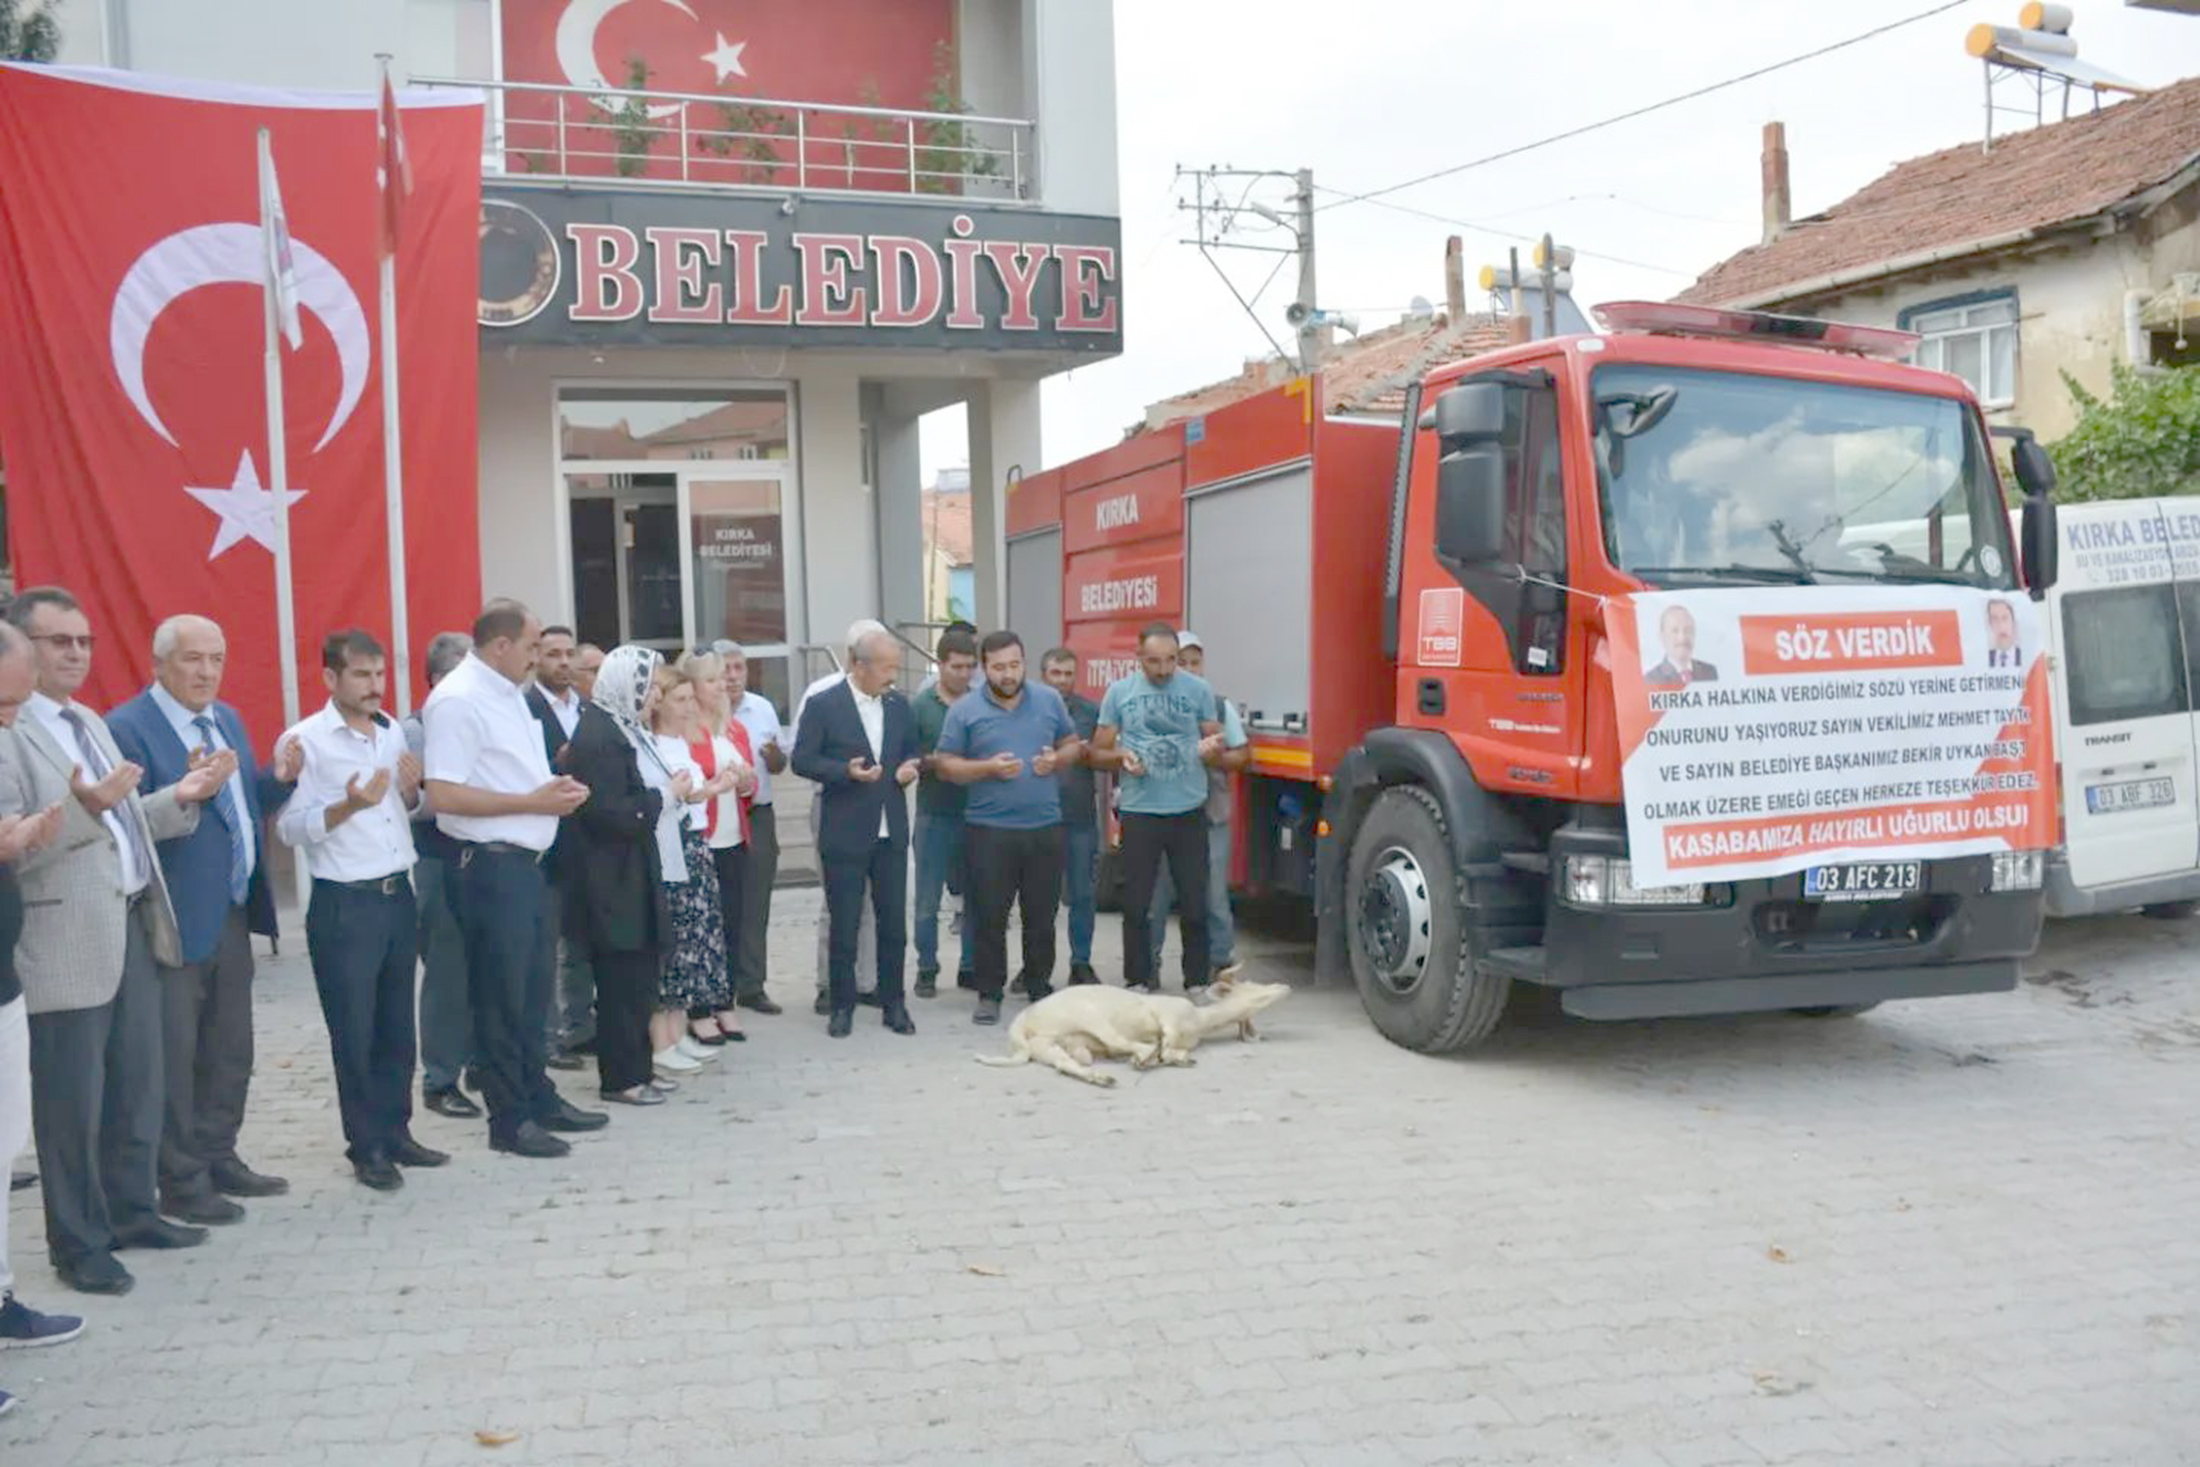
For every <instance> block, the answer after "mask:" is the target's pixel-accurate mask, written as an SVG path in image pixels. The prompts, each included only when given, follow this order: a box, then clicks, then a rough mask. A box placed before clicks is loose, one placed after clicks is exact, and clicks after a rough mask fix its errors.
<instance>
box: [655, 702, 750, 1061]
mask: <svg viewBox="0 0 2200 1467" xmlns="http://www.w3.org/2000/svg"><path fill="white" fill-rule="evenodd" d="M657 687H658V697H657V707H656V709H655V710H654V712H653V714H652V718H651V731H652V732H653V733H654V734H655V735H656V745H657V752H658V755H659V756H660V757H661V758H662V759H663V760H664V762H665V767H666V768H668V769H670V770H671V771H672V774H673V778H674V780H675V783H676V785H677V787H678V788H679V789H680V791H681V793H682V795H683V796H684V798H685V799H686V800H687V802H688V804H687V812H686V814H685V816H684V817H683V818H682V819H681V821H680V855H681V858H682V859H681V861H680V864H679V866H678V867H677V868H675V867H674V865H673V864H672V863H671V862H669V861H668V862H666V863H665V873H664V880H665V901H666V905H667V906H668V907H669V908H670V909H671V912H672V943H671V945H670V946H669V947H668V948H667V949H666V951H665V971H664V977H663V979H662V980H661V981H660V982H659V984H658V995H657V1004H658V1008H657V1014H656V1017H655V1018H653V1019H652V1020H651V1021H650V1037H651V1039H652V1040H653V1041H654V1042H655V1045H656V1054H655V1063H656V1068H657V1072H658V1073H659V1074H661V1075H670V1076H673V1077H675V1078H677V1077H678V1076H681V1075H689V1074H693V1073H694V1072H695V1071H696V1070H699V1069H701V1068H702V1067H703V1065H704V1063H706V1062H707V1061H710V1060H714V1059H716V1058H717V1057H718V1051H717V1050H715V1049H712V1048H710V1047H708V1046H706V1045H702V1044H698V1043H696V1042H695V1039H694V1037H693V1036H692V1035H690V1034H689V1033H688V1011H689V1010H690V1009H691V1008H695V1007H697V1006H700V1005H708V1006H710V1009H715V1008H717V1007H718V1006H719V1005H720V1004H723V1005H725V1006H727V1007H731V1006H732V1003H733V995H732V994H731V993H730V992H726V991H725V989H726V929H725V918H724V917H723V915H722V914H721V912H720V908H719V902H718V871H717V868H716V866H715V865H714V864H713V863H712V861H711V857H710V847H709V846H708V845H707V844H706V843H705V841H704V838H703V820H704V813H705V806H706V804H707V803H708V802H709V801H712V800H715V799H717V798H718V796H720V795H722V794H724V793H725V792H726V791H727V790H729V789H731V788H733V782H734V779H735V771H733V770H732V769H721V770H720V771H719V772H718V773H717V774H716V775H714V776H710V777H705V776H704V774H703V772H702V770H701V769H699V768H698V767H697V766H696V763H695V756H694V755H693V754H691V753H689V752H688V744H687V729H688V727H689V726H690V725H691V724H693V723H694V722H695V685H694V684H693V683H691V682H689V681H688V680H687V679H686V678H684V677H682V676H680V674H679V673H677V672H675V671H673V670H672V669H671V668H669V667H664V668H659V669H658V671H657ZM706 1011H708V1010H706Z"/></svg>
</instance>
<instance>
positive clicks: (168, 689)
mask: <svg viewBox="0 0 2200 1467" xmlns="http://www.w3.org/2000/svg"><path fill="white" fill-rule="evenodd" d="M227 660H228V644H227V642H226V640H225V639H224V638H223V636H222V629H221V628H220V627H219V626H216V625H215V624H214V623H213V622H211V621H208V620H207V619H206V618H205V617H203V616H172V617H170V618H168V619H167V620H166V621H164V622H162V623H161V624H160V626H159V627H158V628H156V629H155V630H154V632H153V677H154V682H153V685H152V686H151V687H149V688H147V689H146V690H145V691H144V692H142V693H140V694H138V696H136V697H135V698H132V699H131V700H130V701H129V702H127V703H124V704H123V705H122V706H121V707H119V708H117V709H115V710H114V711H113V712H112V713H110V714H108V715H107V727H108V729H109V730H110V731H111V732H112V733H113V734H114V737H115V745H116V747H118V748H120V749H121V750H122V757H123V758H125V759H127V760H129V761H130V762H131V763H133V764H136V765H138V766H140V767H141V768H142V769H144V771H145V774H144V778H143V780H142V781H141V783H140V789H141V790H142V791H143V792H144V793H145V794H148V795H150V794H151V793H152V792H153V791H154V790H157V789H165V788H167V787H168V786H169V785H172V784H174V783H175V782H176V781H177V780H179V779H181V778H183V776H184V775H185V774H187V773H189V772H190V769H191V767H192V763H193V761H194V760H204V759H207V758H211V757H212V756H213V755H215V754H217V753H219V752H221V751H222V750H225V749H226V750H229V751H232V752H233V753H235V754H236V756H237V769H236V773H234V774H232V775H231V776H230V777H229V779H228V781H227V783H226V785H225V786H224V788H223V789H222V791H221V792H220V793H219V794H217V795H216V796H215V797H214V798H213V799H211V800H209V801H207V803H206V807H205V813H206V814H207V816H208V817H209V818H207V819H204V820H201V821H199V823H198V825H197V826H196V827H194V828H193V829H192V830H191V832H190V833H189V834H187V835H179V836H175V837H172V838H170V839H168V840H164V841H161V842H160V843H159V846H158V851H159V855H160V865H161V872H162V874H163V875H165V876H166V877H167V878H168V893H169V896H170V898H171V900H173V902H174V903H175V908H176V928H177V933H178V935H179V937H180V938H181V940H182V945H183V963H182V966H180V967H174V968H171V967H167V966H165V965H163V966H162V967H161V969H160V976H161V983H160V991H161V1030H162V1037H163V1049H164V1056H163V1061H164V1065H165V1074H166V1081H165V1083H166V1087H167V1095H166V1097H165V1104H164V1114H163V1117H162V1123H161V1137H160V1207H161V1211H163V1212H165V1213H167V1214H168V1215H169V1216H170V1217H174V1218H181V1219H182V1220H183V1221H185V1222H192V1223H217V1224H218V1223H232V1222H235V1221H237V1220H238V1219H239V1218H241V1217H243V1216H244V1209H243V1208H242V1207H239V1206H238V1205H237V1204H236V1203H235V1202H232V1201H230V1200H229V1199H230V1198H232V1197H273V1196H276V1195H278V1194H280V1193H283V1192H287V1191H289V1190H290V1184H289V1183H288V1182H285V1181H284V1180H283V1179H282V1178H280V1177H270V1176H263V1175H262V1174H260V1173H259V1172H256V1171H254V1170H253V1169H252V1168H251V1167H249V1166H247V1165H245V1163H244V1162H243V1161H242V1160H241V1159H240V1158H239V1157H238V1155H237V1133H238V1131H239V1129H240V1128H241V1127H242V1126H243V1125H244V1107H245V1096H246V1092H247V1091H248V1090H249V1089H250V1087H251V1083H252V934H253V933H255V932H257V933H259V934H260V935H262V936H263V937H269V938H272V937H274V936H275V898H274V893H273V892H272V891H271V890H270V889H269V887H268V881H267V862H266V860H265V859H264V857H265V854H266V851H267V841H266V831H267V826H266V822H265V819H264V817H265V816H266V814H267V813H268V812H269V811H271V810H274V809H276V808H278V807H280V806H281V805H282V803H283V802H284V801H285V800H287V799H289V798H290V789H291V785H292V783H293V782H295V781H296V779H297V778H298V764H299V758H298V750H297V748H296V747H295V746H292V747H289V748H278V749H277V750H276V751H275V758H274V763H273V764H272V766H268V767H263V766H261V765H260V764H259V762H258V761H257V760H256V759H254V758H253V756H252V739H251V736H250V735H249V734H247V733H246V731H245V726H244V721H243V720H242V719H240V718H239V717H238V716H237V710H236V709H234V708H232V707H230V706H229V705H228V704H227V703H223V702H219V701H217V694H219V693H220V691H221V683H222V671H223V669H224V667H225V665H226V663H227ZM225 1194H226V1195H225Z"/></svg>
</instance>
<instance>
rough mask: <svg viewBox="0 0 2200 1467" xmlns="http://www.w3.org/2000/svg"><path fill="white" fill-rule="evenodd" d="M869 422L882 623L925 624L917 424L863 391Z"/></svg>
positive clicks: (877, 393)
mask: <svg viewBox="0 0 2200 1467" xmlns="http://www.w3.org/2000/svg"><path fill="white" fill-rule="evenodd" d="M863 414H864V421H865V422H867V423H869V424H870V427H871V451H872V454H873V455H874V457H875V458H876V460H877V463H876V466H875V469H874V472H875V474H876V475H877V483H876V484H875V486H874V488H873V497H874V500H875V503H876V508H877V513H878V547H879V554H878V573H879V606H880V613H879V619H880V620H881V621H883V622H885V623H886V624H887V625H888V626H898V625H900V624H901V623H902V622H912V621H923V620H924V619H925V617H924V612H925V607H924V480H923V469H922V466H921V465H920V463H919V462H918V457H917V420H916V419H915V418H914V417H897V416H895V415H893V414H892V413H890V412H888V411H887V410H886V407H885V393H884V392H883V391H882V390H880V389H879V388H876V387H866V388H865V389H864V390H863Z"/></svg>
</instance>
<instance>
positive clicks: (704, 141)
mask: <svg viewBox="0 0 2200 1467" xmlns="http://www.w3.org/2000/svg"><path fill="white" fill-rule="evenodd" d="M412 84H413V85H415V86H423V87H467V88H471V89H473V90H476V91H481V92H486V93H487V94H488V98H489V106H488V114H487V118H488V120H487V126H486V136H485V137H484V139H483V150H482V166H483V170H484V171H485V172H487V173H490V174H502V175H505V176H507V177H513V178H531V177H541V178H549V179H556V180H559V181H561V182H562V181H573V180H598V179H615V180H617V181H618V183H619V186H620V187H628V186H641V187H666V188H711V189H717V188H744V189H749V188H753V189H765V190H772V191H775V192H796V191H799V192H802V193H806V194H825V193H853V194H881V193H891V194H902V195H907V196H910V197H914V198H918V199H924V198H939V199H942V200H957V199H978V200H987V201H991V202H1000V203H1024V202H1029V201H1030V198H1031V194H1032V189H1031V183H1032V178H1031V174H1032V166H1031V165H1032V159H1033V157H1034V154H1033V152H1032V142H1033V136H1034V133H1035V130H1036V125H1035V124H1034V123H1032V122H1030V121H1028V120H1026V119H1021V118H1013V117H982V116H977V115H975V114H971V113H962V112H912V111H906V110H903V109H901V108H896V107H849V106H841V105H838V104H835V103H824V102H799V101H789V100H786V99H782V98H776V97H728V96H723V95H719V96H709V95H704V94H701V93H694V92H638V91H615V90H611V89H608V88H597V87H568V86H552V85H549V84H546V83H539V82H482V81H469V80H465V79H462V78H458V77H415V78H413V83H412Z"/></svg>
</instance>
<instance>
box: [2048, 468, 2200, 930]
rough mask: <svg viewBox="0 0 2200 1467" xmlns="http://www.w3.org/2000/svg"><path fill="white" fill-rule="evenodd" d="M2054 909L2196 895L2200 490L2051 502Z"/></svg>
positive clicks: (2104, 907)
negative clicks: (2057, 546)
mask: <svg viewBox="0 0 2200 1467" xmlns="http://www.w3.org/2000/svg"><path fill="white" fill-rule="evenodd" d="M2057 519H2058V522H2059V524H2060V528H2061V539H2062V555H2061V563H2060V566H2059V568H2058V573H2057V579H2056V582H2055V585H2054V587H2053V589H2051V590H2050V591H2049V592H2048V593H2047V604H2046V611H2047V626H2048V640H2049V647H2048V651H2049V653H2050V654H2051V656H2052V659H2053V660H2052V664H2051V666H2052V675H2053V680H2054V688H2055V744H2056V748H2055V752H2056V755H2057V758H2058V761H2059V762H2058V768H2059V771H2060V776H2061V789H2060V792H2059V799H2058V804H2059V805H2060V808H2061V813H2062V840H2061V843H2060V845H2059V846H2058V847H2057V849H2056V850H2055V851H2053V852H2052V853H2051V854H2050V855H2049V856H2048V863H2047V910H2048V913H2049V915H2051V916H2056V917H2074V916H2084V915H2087V914H2090V913H2094V912H2114V911H2123V910H2127V909H2129V908H2133V907H2138V908H2141V909H2143V910H2144V911H2145V912H2146V913H2147V914H2148V915H2150V916H2161V917H2173V916H2175V917H2181V916H2187V915H2189V914H2191V913H2192V912H2193V911H2194V910H2195V903H2196V902H2200V779H2196V772H2200V716H2196V715H2200V497H2195V498H2191V499H2125V500H2112V501H2106V502H2100V503H2090V504H2063V505H2059V506H2057Z"/></svg>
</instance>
